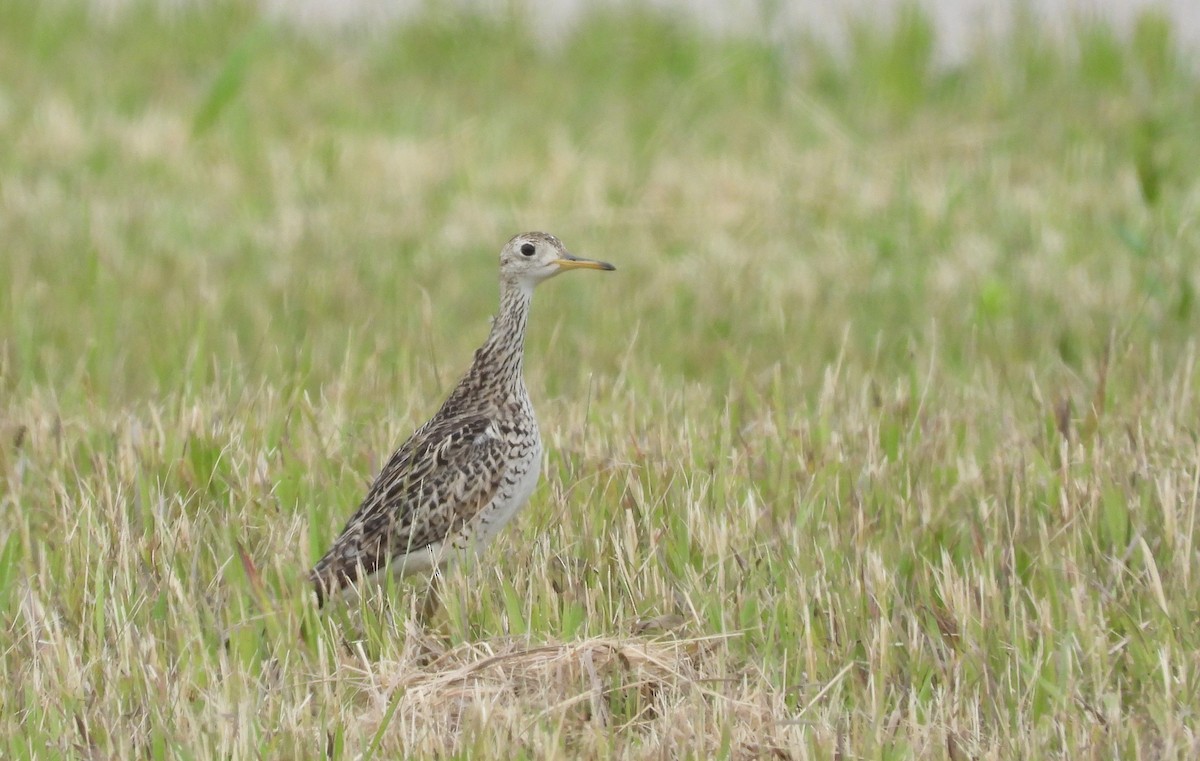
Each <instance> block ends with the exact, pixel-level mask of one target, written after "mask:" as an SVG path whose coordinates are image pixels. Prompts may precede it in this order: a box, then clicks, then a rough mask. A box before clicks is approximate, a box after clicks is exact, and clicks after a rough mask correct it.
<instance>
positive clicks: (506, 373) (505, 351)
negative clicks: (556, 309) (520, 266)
mask: <svg viewBox="0 0 1200 761" xmlns="http://www.w3.org/2000/svg"><path fill="white" fill-rule="evenodd" d="M532 300H533V287H532V286H531V285H529V284H527V283H522V282H510V281H503V282H501V284H500V311H499V312H498V313H497V314H496V317H495V319H494V320H493V321H492V332H491V333H490V334H488V337H487V340H486V341H484V343H483V346H481V347H480V348H479V350H478V351H476V352H475V362H474V364H473V365H472V366H471V370H470V374H471V375H473V376H475V379H476V381H477V382H478V383H479V385H481V386H483V387H484V388H486V389H488V390H490V391H494V392H496V393H505V392H515V391H521V390H523V389H524V388H525V381H524V377H523V375H522V369H523V362H522V360H523V358H524V355H525V328H526V325H527V324H528V322H529V307H530V304H531V303H532Z"/></svg>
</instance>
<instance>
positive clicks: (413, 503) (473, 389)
mask: <svg viewBox="0 0 1200 761" xmlns="http://www.w3.org/2000/svg"><path fill="white" fill-rule="evenodd" d="M577 268H588V269H603V270H611V269H614V267H613V266H612V265H610V264H605V263H603V262H595V261H591V260H588V259H579V258H577V257H574V256H572V255H571V254H569V253H567V251H566V249H565V248H563V245H562V243H561V242H560V241H559V240H558V238H555V237H554V236H553V235H548V234H546V233H538V232H533V233H524V234H522V235H517V236H516V237H514V238H513V239H512V240H510V241H509V242H508V243H507V244H506V245H505V246H504V248H503V249H502V250H501V252H500V311H499V313H498V314H497V316H496V318H495V320H494V321H493V323H492V330H491V333H490V334H489V335H488V338H487V341H486V342H484V344H483V346H482V347H480V348H479V349H478V350H477V351H476V352H475V360H474V362H472V364H471V367H470V369H469V370H467V373H466V375H464V376H463V378H462V380H461V381H459V383H458V385H457V386H456V387H455V389H454V391H453V392H451V394H450V396H449V398H447V399H446V401H445V403H443V404H442V406H441V409H439V410H438V411H437V413H436V414H435V415H434V416H433V417H432V418H431V419H430V420H429V421H428V422H427V423H425V424H424V425H423V426H421V427H420V428H418V429H417V430H416V432H415V433H413V435H412V436H411V437H410V438H409V439H408V441H406V442H405V443H404V444H403V445H402V446H401V447H400V448H399V449H398V450H396V452H395V454H393V455H392V457H391V459H390V460H389V461H388V463H387V465H385V466H384V468H383V470H382V471H381V472H380V473H379V475H378V476H377V477H376V479H375V482H374V483H373V484H372V485H371V488H370V490H369V491H368V492H367V496H366V498H365V499H364V500H363V501H362V504H361V505H360V506H359V508H358V510H357V511H356V512H355V513H354V515H353V516H352V517H351V518H350V520H349V521H348V522H347V523H346V527H345V529H343V531H342V533H341V535H340V536H339V537H338V538H337V540H336V541H334V543H333V546H332V547H331V548H330V549H329V551H328V552H327V553H325V556H324V557H323V558H321V560H320V561H319V562H318V563H317V565H316V567H315V568H313V570H312V572H311V573H310V574H309V579H310V580H311V582H312V584H313V587H314V589H315V590H316V593H317V600H318V602H319V603H321V604H323V603H324V601H325V600H326V599H328V597H329V596H330V595H332V594H334V593H336V592H338V591H340V590H341V589H343V588H344V587H346V586H348V585H350V584H353V583H354V582H356V581H358V580H359V579H361V578H364V577H367V576H370V575H372V574H375V573H377V572H379V571H381V570H383V568H384V567H385V566H388V565H389V564H390V568H391V569H392V571H393V572H395V573H398V574H409V573H415V572H419V571H428V570H431V569H433V568H436V567H437V566H439V565H441V564H442V563H443V562H445V561H446V560H447V559H449V556H450V555H451V554H452V553H453V552H461V551H474V550H477V549H479V548H481V547H482V546H483V545H485V544H486V543H487V542H488V541H489V540H490V539H491V538H492V537H493V536H495V534H496V532H498V531H499V530H500V528H501V527H503V526H504V524H505V523H507V522H508V520H509V519H510V518H511V517H512V516H513V514H514V513H515V512H516V511H517V510H518V509H519V508H520V507H521V506H522V505H524V504H525V502H526V501H527V500H528V499H529V495H530V494H531V493H532V492H533V489H534V487H535V486H536V485H537V479H538V473H539V470H540V467H541V457H542V442H541V437H540V436H539V434H538V427H537V420H536V419H535V418H534V415H533V406H532V404H530V401H529V394H528V393H527V392H526V390H525V380H524V377H523V375H522V360H523V357H524V342H525V328H526V325H527V323H528V319H529V306H530V301H531V299H532V297H533V289H534V286H536V285H537V284H538V283H539V282H541V281H543V280H546V279H549V278H551V277H553V276H554V275H557V274H559V273H560V272H562V271H564V270H567V269H577Z"/></svg>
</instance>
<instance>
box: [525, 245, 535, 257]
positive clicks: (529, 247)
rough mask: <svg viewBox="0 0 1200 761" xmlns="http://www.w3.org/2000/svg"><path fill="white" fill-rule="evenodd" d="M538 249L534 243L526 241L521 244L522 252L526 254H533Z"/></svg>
mask: <svg viewBox="0 0 1200 761" xmlns="http://www.w3.org/2000/svg"><path fill="white" fill-rule="evenodd" d="M534 251H537V249H536V248H534V245H533V244H532V243H524V244H522V245H521V253H522V254H525V256H533V252H534Z"/></svg>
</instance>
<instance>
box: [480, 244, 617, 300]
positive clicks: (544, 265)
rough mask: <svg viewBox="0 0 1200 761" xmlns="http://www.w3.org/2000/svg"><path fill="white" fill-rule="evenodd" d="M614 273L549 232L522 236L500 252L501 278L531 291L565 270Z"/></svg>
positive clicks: (606, 265)
mask: <svg viewBox="0 0 1200 761" xmlns="http://www.w3.org/2000/svg"><path fill="white" fill-rule="evenodd" d="M577 269H589V270H615V269H616V267H614V266H612V265H611V264H609V263H607V262H598V261H595V260H594V259H581V258H580V257H578V256H574V255H573V254H571V252H569V251H567V249H566V247H565V246H563V244H562V241H560V240H559V239H558V238H556V237H554V236H553V235H551V234H549V233H539V232H532V233H521V234H520V235H515V236H513V238H512V240H510V241H509V242H508V243H505V244H504V248H503V249H501V250H500V277H501V278H502V279H504V280H507V281H509V282H512V283H515V284H518V285H522V286H525V287H528V288H532V287H533V286H535V285H537V284H538V283H540V282H542V281H543V280H549V279H550V278H552V277H554V276H555V275H557V274H559V273H561V272H565V271H566V270H577Z"/></svg>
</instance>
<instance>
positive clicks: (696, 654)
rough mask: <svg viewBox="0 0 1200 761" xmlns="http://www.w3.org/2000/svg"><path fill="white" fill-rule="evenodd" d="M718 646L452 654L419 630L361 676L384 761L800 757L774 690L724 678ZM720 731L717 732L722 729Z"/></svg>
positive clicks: (504, 644) (585, 644) (510, 644)
mask: <svg viewBox="0 0 1200 761" xmlns="http://www.w3.org/2000/svg"><path fill="white" fill-rule="evenodd" d="M722 639H723V638H705V639H664V638H647V637H637V636H629V637H622V638H614V637H590V638H584V639H580V640H577V641H574V642H549V643H542V644H536V645H535V644H531V643H529V642H528V641H523V640H521V639H514V638H506V639H498V640H489V641H485V642H479V643H463V644H460V645H458V646H455V647H447V646H446V644H445V641H444V640H443V639H441V638H439V637H436V636H431V635H428V634H426V633H423V632H419V631H417V630H415V629H410V630H409V631H408V633H407V644H406V647H405V651H404V654H403V656H402V657H401V658H400V659H397V660H384V661H379V662H370V661H367V662H365V663H363V664H361V665H360V666H359V668H360V669H361V676H360V682H361V690H362V699H363V701H364V702H365V703H366V706H367V709H366V710H364V712H363V714H362V715H361V723H360V725H359V727H358V729H359V730H360V731H364V732H365V734H366V736H368V737H369V736H371V735H373V734H374V733H375V731H376V729H377V728H378V727H379V726H380V724H381V723H382V722H388V723H389V725H390V726H389V727H388V728H387V730H386V731H385V732H383V733H381V742H380V744H379V746H378V750H379V752H380V753H381V754H382V755H383V757H388V756H391V755H393V754H394V753H396V752H404V753H417V754H421V755H437V756H446V755H462V754H465V753H468V752H469V751H470V750H472V749H480V750H482V749H483V748H486V749H487V750H488V752H490V753H496V754H502V755H506V756H509V757H512V756H515V755H523V756H532V757H539V758H547V757H554V756H556V755H558V754H559V753H561V752H563V751H564V750H566V751H569V752H572V753H578V754H581V755H585V756H596V755H605V756H609V755H617V756H620V757H625V758H661V757H663V756H665V755H671V756H679V755H702V756H712V755H714V754H718V753H721V752H730V751H732V752H733V754H734V755H735V756H737V757H745V756H754V755H759V754H767V755H770V754H772V753H778V754H779V755H780V756H782V757H788V755H789V754H788V753H787V749H788V748H796V747H801V746H802V742H801V737H800V732H799V728H798V722H795V721H782V722H781V717H782V716H786V715H787V713H786V710H785V701H784V699H783V695H782V692H781V690H780V688H779V686H772V685H771V683H770V680H769V678H768V677H767V676H766V675H765V674H763V673H762V672H761V671H759V670H757V669H754V668H753V667H747V668H741V669H739V670H737V671H736V672H734V673H731V672H729V671H727V670H726V668H727V665H728V664H727V658H726V657H725V655H724V653H723V648H722V647H721V640H722ZM719 728H723V729H719Z"/></svg>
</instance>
